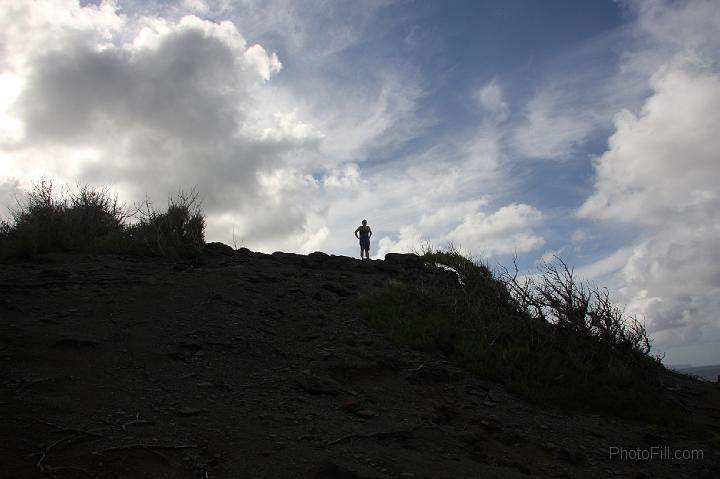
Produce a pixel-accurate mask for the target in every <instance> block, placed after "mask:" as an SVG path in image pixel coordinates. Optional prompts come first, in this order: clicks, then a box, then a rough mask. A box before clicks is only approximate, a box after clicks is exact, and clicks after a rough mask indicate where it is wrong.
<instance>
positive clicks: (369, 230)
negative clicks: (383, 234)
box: [368, 226, 372, 238]
mask: <svg viewBox="0 0 720 479" xmlns="http://www.w3.org/2000/svg"><path fill="white" fill-rule="evenodd" d="M371 236H372V230H371V229H370V227H369V226H368V238H369V237H371Z"/></svg>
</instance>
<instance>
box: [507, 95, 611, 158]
mask: <svg viewBox="0 0 720 479" xmlns="http://www.w3.org/2000/svg"><path fill="white" fill-rule="evenodd" d="M599 121H600V120H599V115H598V113H597V112H593V111H592V110H590V109H585V108H583V106H582V104H581V103H580V102H578V101H577V98H573V96H572V95H570V94H569V93H567V92H561V91H559V90H557V89H555V88H552V87H549V88H546V89H543V90H540V91H539V92H538V93H537V94H535V95H534V96H533V98H532V99H531V100H530V101H529V102H528V104H527V106H526V110H525V119H524V121H523V122H522V123H520V124H519V125H518V126H517V127H516V128H515V129H514V130H513V131H512V136H511V148H512V150H513V151H514V152H515V153H516V154H518V155H520V156H522V157H526V158H544V159H556V160H565V159H568V158H569V157H570V156H571V154H572V153H574V152H575V151H576V149H577V147H578V146H579V145H581V144H582V143H583V142H584V141H585V140H586V139H587V137H588V135H589V134H590V133H591V132H592V131H593V130H594V129H595V128H596V127H597V124H598V122H599Z"/></svg>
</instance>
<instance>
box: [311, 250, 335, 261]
mask: <svg viewBox="0 0 720 479" xmlns="http://www.w3.org/2000/svg"><path fill="white" fill-rule="evenodd" d="M308 258H310V259H313V260H315V261H318V262H323V261H326V260H327V259H328V258H330V255H328V254H326V253H323V252H322V251H315V252H314V253H310V254H309V255H308Z"/></svg>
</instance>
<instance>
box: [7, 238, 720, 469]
mask: <svg viewBox="0 0 720 479" xmlns="http://www.w3.org/2000/svg"><path fill="white" fill-rule="evenodd" d="M226 253H227V254H223V252H222V251H216V252H215V253H214V254H208V255H207V257H205V258H204V259H203V260H202V261H201V263H200V264H199V265H197V264H196V265H191V264H185V263H179V262H171V261H160V260H131V259H123V258H119V257H114V256H100V257H89V256H72V255H66V256H64V255H54V256H47V257H43V258H41V259H39V260H36V261H33V262H27V263H14V264H3V265H0V411H2V414H1V415H0V477H2V478H33V477H57V478H74V477H78V478H80V477H83V478H84V477H100V478H161V477H169V478H286V477H287V478H292V477H301V478H479V477H502V478H505V477H509V478H512V477H518V478H520V477H528V476H532V477H571V478H572V477H577V478H585V477H598V478H600V477H634V478H655V477H667V478H671V477H672V478H677V477H707V478H711V477H720V455H719V454H720V453H719V452H718V450H717V449H713V448H712V447H711V446H710V444H709V443H708V442H703V441H700V440H698V439H697V438H694V437H692V435H688V434H682V433H679V432H675V431H672V430H668V429H664V428H662V427H659V426H652V425H647V424H642V423H638V422H632V421H626V420H621V419H618V418H615V417H608V416H604V415H601V414H591V413H570V412H566V411H556V410H549V409H545V408H541V407H538V406H535V405H531V404H529V403H527V402H525V401H523V400H521V399H519V398H517V397H515V396H513V395H511V394H509V393H507V392H506V391H505V390H504V389H503V388H502V387H501V386H500V385H498V384H496V383H493V382H489V381H485V380H482V379H480V378H477V377H474V376H472V375H470V374H467V373H465V372H463V371H461V370H459V369H457V368H455V367H452V366H451V365H449V364H448V363H447V362H446V361H445V360H444V359H443V358H442V357H438V356H433V355H427V354H422V353H417V352H412V351H409V350H404V349H402V348H398V347H396V346H393V345H391V344H390V343H389V342H388V341H387V340H385V339H384V337H383V336H382V335H381V334H380V333H379V332H377V331H374V330H372V329H369V328H368V327H367V326H366V325H365V324H364V323H363V322H362V321H361V320H360V318H359V315H358V312H357V311H356V308H355V297H356V295H357V294H358V293H359V292H361V291H362V290H363V289H365V288H371V287H375V286H381V285H383V284H384V282H385V281H387V279H388V278H391V277H392V276H393V275H396V274H398V273H399V272H400V270H401V269H402V268H401V267H400V266H395V265H393V264H389V263H386V262H382V261H368V262H364V263H363V262H361V261H359V260H355V259H351V258H345V257H336V256H327V255H324V254H317V253H315V254H312V255H309V256H299V255H292V254H283V253H276V254H274V255H263V254H259V253H252V252H249V251H247V250H242V251H239V252H235V253H232V254H230V252H226ZM667 387H668V389H669V390H670V391H671V393H672V394H673V395H674V397H675V399H676V401H677V403H678V407H684V408H687V409H688V410H689V411H691V412H692V414H694V415H696V416H697V417H698V421H700V422H703V423H705V424H706V425H707V428H708V429H711V430H714V431H715V434H716V436H715V437H716V438H717V437H718V436H717V434H718V433H720V386H718V385H717V384H711V383H700V382H698V381H695V380H692V379H690V378H687V377H682V376H674V379H672V381H671V382H669V383H668V385H667ZM715 444H717V439H716V440H715ZM611 448H618V449H614V451H616V454H615V456H614V457H612V458H611V457H610V452H611V450H613V449H611ZM619 448H623V449H622V450H623V451H624V456H623V457H622V458H621V457H619V455H620V454H622V453H621V452H620V449H619ZM651 448H654V449H651ZM651 450H652V451H654V454H655V455H654V456H653V457H652V458H650V459H646V460H642V459H638V460H632V459H633V458H634V457H635V456H637V455H638V454H639V455H642V454H646V453H649V452H650V451H651ZM685 450H700V451H702V456H703V457H702V458H697V457H696V458H694V459H682V458H674V457H667V458H663V457H660V455H659V454H661V453H664V452H667V453H669V454H670V455H671V456H672V455H673V454H674V453H675V452H682V451H685ZM686 454H689V453H686ZM697 454H698V453H696V455H697Z"/></svg>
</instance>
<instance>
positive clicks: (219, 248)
mask: <svg viewBox="0 0 720 479" xmlns="http://www.w3.org/2000/svg"><path fill="white" fill-rule="evenodd" d="M205 251H207V252H208V253H211V254H217V255H223V256H232V255H234V254H235V250H234V249H233V248H232V246H228V245H226V244H225V243H220V242H218V241H214V242H211V243H205Z"/></svg>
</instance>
